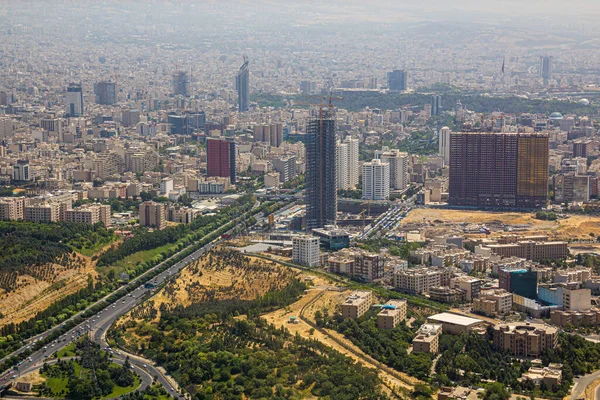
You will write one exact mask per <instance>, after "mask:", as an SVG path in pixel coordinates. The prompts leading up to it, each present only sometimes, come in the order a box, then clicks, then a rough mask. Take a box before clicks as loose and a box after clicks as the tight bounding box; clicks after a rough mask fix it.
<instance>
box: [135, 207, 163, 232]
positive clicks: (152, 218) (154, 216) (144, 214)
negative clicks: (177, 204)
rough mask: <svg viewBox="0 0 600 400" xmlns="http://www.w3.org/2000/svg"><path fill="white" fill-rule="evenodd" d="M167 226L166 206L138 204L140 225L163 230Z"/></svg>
mask: <svg viewBox="0 0 600 400" xmlns="http://www.w3.org/2000/svg"><path fill="white" fill-rule="evenodd" d="M166 224H167V206H166V204H161V203H155V202H153V201H145V202H143V203H142V204H140V225H141V226H148V227H153V228H157V229H163V228H164V227H165V226H166Z"/></svg>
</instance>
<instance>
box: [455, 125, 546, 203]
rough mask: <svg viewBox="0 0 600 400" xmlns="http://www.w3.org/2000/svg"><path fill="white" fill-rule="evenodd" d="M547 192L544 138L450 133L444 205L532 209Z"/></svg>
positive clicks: (498, 134)
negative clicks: (448, 175)
mask: <svg viewBox="0 0 600 400" xmlns="http://www.w3.org/2000/svg"><path fill="white" fill-rule="evenodd" d="M547 196H548V136H547V135H546V134H542V133H494V132H453V133H452V134H451V135H450V193H449V199H448V203H449V204H450V205H456V206H471V207H484V208H496V207H506V208H537V207H542V206H544V205H545V204H546V200H547Z"/></svg>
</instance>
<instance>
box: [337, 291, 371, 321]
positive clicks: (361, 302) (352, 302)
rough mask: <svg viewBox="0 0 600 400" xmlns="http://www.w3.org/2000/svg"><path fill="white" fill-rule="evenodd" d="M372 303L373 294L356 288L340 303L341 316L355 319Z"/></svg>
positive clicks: (367, 309)
mask: <svg viewBox="0 0 600 400" xmlns="http://www.w3.org/2000/svg"><path fill="white" fill-rule="evenodd" d="M372 304H373V294H372V293H371V292H370V291H366V290H358V291H356V292H352V294H351V295H350V296H348V297H347V298H346V301H345V302H344V303H343V304H342V317H343V318H351V319H357V318H359V317H361V316H362V315H363V314H364V313H366V312H367V311H369V308H371V305H372Z"/></svg>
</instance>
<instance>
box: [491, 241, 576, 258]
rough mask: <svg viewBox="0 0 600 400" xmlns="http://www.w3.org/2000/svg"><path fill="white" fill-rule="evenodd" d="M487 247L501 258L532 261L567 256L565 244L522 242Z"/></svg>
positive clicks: (567, 251)
mask: <svg viewBox="0 0 600 400" xmlns="http://www.w3.org/2000/svg"><path fill="white" fill-rule="evenodd" d="M487 247H488V248H489V249H490V250H491V251H492V252H493V253H494V254H497V255H499V256H502V257H520V258H526V259H528V260H532V261H542V260H551V259H556V258H565V257H567V256H568V255H569V248H568V243H567V242H539V241H534V240H522V241H519V242H517V243H508V244H490V245H488V246H487Z"/></svg>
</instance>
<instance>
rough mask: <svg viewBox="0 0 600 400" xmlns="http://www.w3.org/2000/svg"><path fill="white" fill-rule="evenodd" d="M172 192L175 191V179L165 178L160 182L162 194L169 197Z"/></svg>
mask: <svg viewBox="0 0 600 400" xmlns="http://www.w3.org/2000/svg"><path fill="white" fill-rule="evenodd" d="M172 190H173V179H171V178H163V179H162V180H161V181H160V194H161V195H167V196H168V195H169V193H171V191H172Z"/></svg>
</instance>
